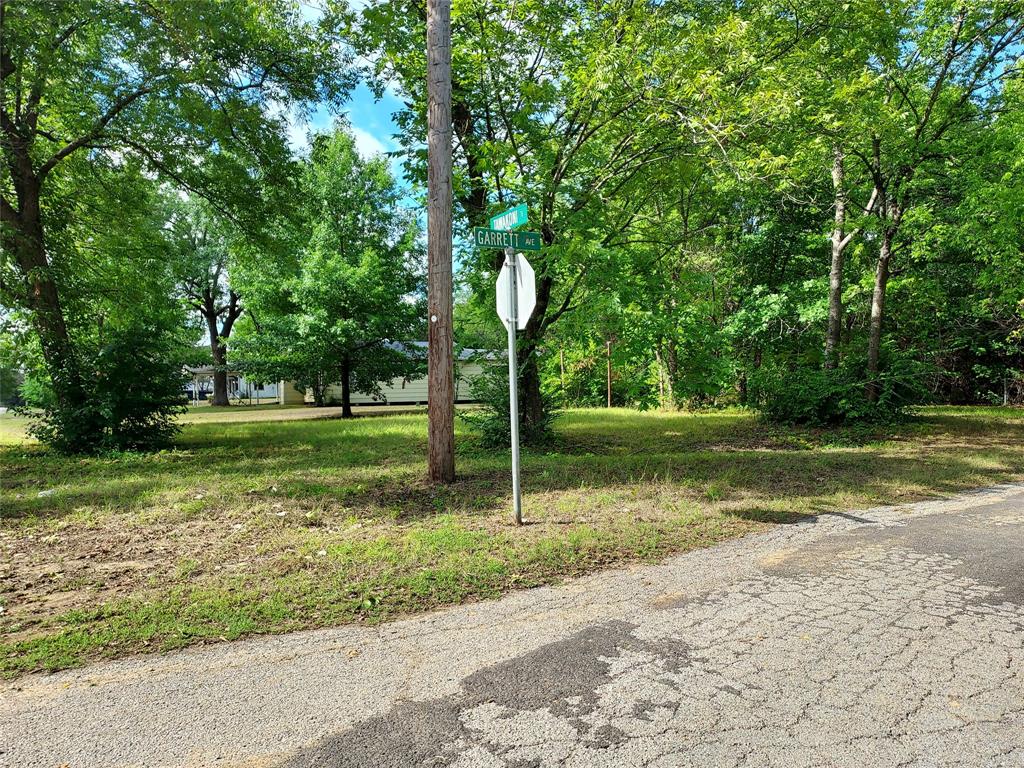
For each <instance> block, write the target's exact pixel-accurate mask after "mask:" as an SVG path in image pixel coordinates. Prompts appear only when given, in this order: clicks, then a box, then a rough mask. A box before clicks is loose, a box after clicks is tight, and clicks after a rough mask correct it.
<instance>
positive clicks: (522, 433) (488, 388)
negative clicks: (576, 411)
mask: <svg viewBox="0 0 1024 768" xmlns="http://www.w3.org/2000/svg"><path fill="white" fill-rule="evenodd" d="M470 391H471V392H472V393H473V397H474V399H475V400H477V401H478V402H479V403H480V408H479V409H476V410H472V411H467V410H461V411H459V418H460V419H462V420H463V421H465V422H466V423H467V424H469V425H470V426H471V427H473V428H474V429H475V430H476V431H478V432H479V433H480V437H481V442H482V443H483V444H484V445H485V446H486V447H488V448H508V447H509V446H510V445H511V444H512V426H511V419H510V411H509V405H508V364H507V363H495V362H490V363H484V366H483V373H481V374H480V375H479V376H477V377H476V378H475V379H474V380H473V383H472V384H471V385H470ZM557 415H558V414H557V411H556V410H555V408H554V405H553V403H552V402H551V398H550V397H549V396H548V395H544V418H543V419H542V420H541V422H540V424H533V425H529V426H528V425H526V424H524V423H523V418H522V416H523V414H522V410H521V409H520V412H519V442H520V443H521V444H522V445H544V444H546V443H550V442H551V440H552V438H553V437H554V433H553V432H552V429H551V427H552V424H553V423H554V420H555V417H556V416H557Z"/></svg>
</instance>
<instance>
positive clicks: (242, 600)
mask: <svg viewBox="0 0 1024 768" xmlns="http://www.w3.org/2000/svg"><path fill="white" fill-rule="evenodd" d="M310 411H311V409H302V408H299V409H278V408H260V409H258V410H257V409H252V410H249V409H243V408H233V409H228V410H227V412H226V413H225V412H218V409H211V408H205V409H202V411H201V412H200V411H199V409H197V410H196V411H193V412H192V413H190V414H189V416H187V417H186V421H187V422H188V423H186V425H185V427H184V430H183V432H182V435H181V439H180V441H179V445H178V447H177V449H176V450H174V451H168V452H164V453H159V454H154V455H121V456H105V457H95V458H62V457H59V456H55V455H52V454H50V453H48V452H46V451H45V450H43V449H42V448H41V447H39V446H37V445H35V444H33V443H31V442H29V441H27V440H25V439H24V438H23V432H22V428H23V425H22V424H21V423H20V422H19V421H18V420H17V419H15V418H13V417H10V416H3V417H0V553H2V556H0V674H3V675H6V676H14V675H18V674H21V673H24V672H28V671H34V670H43V669H48V670H53V669H60V668H64V667H71V666H75V665H79V664H82V663H84V662H87V661H89V660H90V659H95V658H100V657H112V656H119V655H125V654H130V653H136V652H140V651H157V650H166V649H171V648H177V647H181V646H185V645H190V644H195V643H201V642H209V641H216V640H223V639H231V638H236V637H240V636H243V635H248V634H255V633H263V632H283V631H287V630H293V629H300V628H308V627H320V626H327V625H333V624H340V623H344V622H351V621H379V620H382V619H386V618H392V617H395V616H399V615H403V614H408V613H411V612H414V611H422V610H427V609H430V608H434V607H437V606H441V605H448V604H453V603H459V602H462V601H466V600H475V599H480V598H486V597H492V596H495V595H499V594H501V593H502V592H505V591H507V590H509V589H515V588H520V587H527V586H533V585H538V584H545V583H550V582H554V581H558V580H561V579H564V578H566V577H569V576H573V575H576V574H581V573H585V572H588V571H593V570H596V569H599V568H604V567H608V566H613V565H617V564H621V563H626V562H633V561H650V560H656V559H658V558H660V557H663V556H665V555H667V554H669V553H674V552H682V551H685V550H688V549H693V548H695V547H702V546H707V545H709V544H712V543H714V542H717V541H721V540H724V539H728V538H731V537H735V536H739V535H742V534H745V533H748V532H751V531H756V530H760V529H763V528H765V527H767V526H770V525H774V524H782V523H786V522H790V521H793V520H795V519H798V517H799V516H801V515H806V514H814V513H816V512H820V511H823V510H828V509H850V508H857V507H864V506H870V505H875V504H881V503H889V502H902V501H909V500H913V499H918V498H922V497H926V496H933V495H939V494H947V493H951V492H954V491H957V490H959V489H963V488H967V487H973V486H981V485H987V484H992V483H997V482H1000V481H1005V480H1020V479H1022V477H1024V411H1021V410H1014V409H1002V408H933V409H924V410H922V411H921V414H920V415H919V416H918V417H917V418H915V419H914V420H912V421H911V422H909V423H907V424H906V425H903V426H901V427H899V428H893V429H889V430H887V431H885V432H880V433H867V432H852V431H814V430H807V429H783V428H778V427H770V426H767V425H764V424H762V423H759V422H758V421H757V420H756V419H754V418H753V417H752V416H750V415H749V414H746V413H744V412H740V411H726V412H718V413H710V414H699V415H694V414H665V413H637V412H634V411H627V410H574V411H568V412H567V413H565V414H564V415H563V416H562V417H561V418H560V419H559V421H558V423H557V430H558V443H557V444H556V445H555V446H554V447H552V448H550V449H549V450H547V451H543V452H537V451H527V452H524V456H523V488H524V498H523V507H524V514H525V516H526V518H527V519H528V521H529V522H530V524H529V525H527V526H524V527H523V528H522V529H516V528H514V527H513V526H511V525H510V517H511V515H510V511H509V487H510V482H509V477H508V466H509V457H508V452H507V451H506V452H493V451H487V450H483V449H481V448H480V447H479V446H478V445H476V443H475V442H474V438H473V437H472V435H470V434H467V433H465V432H464V431H462V428H461V425H460V434H459V442H458V445H459V457H458V470H459V481H458V482H457V484H456V485H454V486H452V487H450V488H434V487H431V486H429V485H427V484H426V483H425V482H424V480H423V477H424V474H425V462H424V455H425V451H426V419H425V416H424V415H423V414H422V412H414V413H404V414H399V415H386V416H373V417H368V418H360V419H355V420H352V421H341V420H338V419H315V420H313V419H309V418H304V417H308V416H309V415H311V414H310ZM313 413H314V414H315V413H316V412H313Z"/></svg>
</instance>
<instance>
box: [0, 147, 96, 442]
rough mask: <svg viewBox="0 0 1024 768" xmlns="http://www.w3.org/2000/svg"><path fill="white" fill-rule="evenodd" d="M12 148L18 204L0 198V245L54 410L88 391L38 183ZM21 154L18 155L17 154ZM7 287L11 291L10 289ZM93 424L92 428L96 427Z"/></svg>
mask: <svg viewBox="0 0 1024 768" xmlns="http://www.w3.org/2000/svg"><path fill="white" fill-rule="evenodd" d="M16 149H17V150H21V151H20V152H16V154H18V155H19V159H21V160H22V162H21V163H20V164H19V166H20V173H17V174H15V172H14V171H13V170H12V175H14V181H15V184H14V186H15V191H16V193H17V198H18V209H17V211H15V210H14V209H13V208H12V207H10V206H9V205H7V202H8V201H7V200H5V201H4V203H5V204H4V217H3V220H4V223H5V224H6V225H7V226H5V227H4V229H5V230H6V232H5V237H4V238H3V243H2V245H3V248H4V250H5V251H7V252H8V253H11V254H13V255H14V259H15V261H16V263H17V265H18V271H19V272H20V274H21V276H22V277H23V278H24V283H22V285H24V288H25V290H24V292H21V291H18V292H17V295H16V296H15V298H16V299H17V300H18V302H19V303H20V304H22V305H23V306H24V307H25V308H26V309H28V310H29V311H30V312H31V313H32V324H33V326H34V327H35V330H36V333H37V334H38V336H39V344H40V347H41V350H42V353H43V362H44V363H45V364H46V370H47V373H49V375H50V383H51V386H52V387H53V395H54V398H55V400H56V402H57V406H58V408H60V410H62V411H65V412H67V411H68V410H70V409H79V408H82V407H83V406H84V405H85V404H86V403H87V402H88V399H89V397H88V393H87V391H86V389H85V381H84V378H83V376H82V371H81V365H80V362H79V360H78V355H77V354H76V353H75V348H74V343H73V341H72V339H71V334H70V332H69V330H68V326H67V321H66V319H65V315H64V307H63V303H62V302H61V298H60V292H59V290H58V287H57V284H56V282H54V280H53V276H52V273H51V271H50V262H49V259H48V258H47V255H46V243H45V237H44V232H43V222H42V217H41V210H40V188H41V183H40V181H39V180H38V179H37V178H36V177H35V175H34V174H33V173H32V171H31V168H30V166H29V161H28V155H27V151H26V150H24V148H20V147H19V148H16ZM22 155H24V157H22ZM11 290H12V291H14V290H16V289H14V288H13V286H12V288H11ZM99 428H100V427H99V425H97V429H99Z"/></svg>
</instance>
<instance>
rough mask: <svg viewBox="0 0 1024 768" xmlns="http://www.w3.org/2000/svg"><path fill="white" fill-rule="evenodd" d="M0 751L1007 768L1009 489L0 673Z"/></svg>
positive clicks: (337, 762)
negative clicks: (516, 588)
mask: <svg viewBox="0 0 1024 768" xmlns="http://www.w3.org/2000/svg"><path fill="white" fill-rule="evenodd" d="M0 766H12V767H13V766H18V767H19V768H29V767H31V766H47V767H54V766H68V767H69V768H78V767H79V766H81V767H82V768H103V767H104V766H147V767H150V768H156V767H157V766H275V767H278V766H286V767H287V768H300V767H301V768H306V767H310V768H311V767H312V766H317V768H334V767H335V766H336V767H338V768H341V767H346V768H347V767H349V766H359V767H360V768H362V767H364V766H365V767H366V768H388V767H391V766H394V767H395V768H411V767H412V766H430V767H431V768H441V767H442V766H443V767H445V768H534V767H536V768H548V767H549V766H550V767H554V766H559V767H562V766H564V767H565V768H570V767H573V768H576V767H578V768H600V767H601V766H608V767H609V768H610V767H612V766H614V767H615V768H625V767H627V766H638V767H639V766H645V767H646V768H670V767H671V768H675V767H677V766H701V767H702V768H709V767H715V766H730V767H731V766H780V767H783V766H784V767H785V768H800V767H802V766H857V768H861V767H863V766H871V767H875V766H920V767H921V768H925V767H927V768H933V767H934V768H937V767H938V766H986V767H991V768H996V767H997V766H999V767H1003V766H1005V767H1010V766H1012V767H1014V768H1020V767H1022V766H1024V486H1021V485H1013V486H1001V487H998V488H992V489H987V490H984V491H978V492H975V493H971V494H966V495H964V496H960V497H956V498H953V499H949V500H944V501H938V502H928V503H923V504H915V505H908V506H904V507H893V508H882V509H875V510H866V511H857V512H835V513H825V514H822V515H820V516H818V517H817V518H814V519H808V520H806V521H801V522H799V523H794V524H792V525H785V526H780V527H777V528H775V529H773V530H771V531H769V532H767V533H765V534H760V535H755V536H749V537H746V538H744V539H740V540H737V541H733V542H729V543H726V544H723V545H719V546H717V547H713V548H710V549H706V550H700V551H695V552H691V553H688V554H686V555H682V556H679V557H675V558H673V559H671V560H669V561H667V562H665V563H663V564H661V565H656V566H637V567H634V568H629V569H625V570H618V571H612V572H607V573H601V574H596V575H594V576H590V577H587V578H583V579H577V580H574V581H571V582H568V583H566V584H564V585H561V586H557V587H550V588H543V589H535V590H529V591H523V592H519V593H515V594H512V595H509V596H507V597H505V598H503V599H501V600H496V601H492V602H487V603H480V604H475V605H468V606H462V607H458V608H453V609H449V610H445V611H440V612H437V613H433V614H429V615H426V616H421V617H417V618H413V619H409V620H404V621H399V622H393V623H390V624H387V625H384V626H381V627H376V628H369V627H344V628H339V629H333V630H324V631H317V632H304V633H297V634H294V635H287V636H281V637H272V638H257V639H253V640H247V641H241V642H236V643H226V644H223V645H218V646H211V647H207V648H199V649H193V650H187V651H182V652H178V653H173V654H169V655H166V656H160V657H140V658H134V659H126V660H122V661H117V662H110V663H103V664H97V665H93V666H91V667H88V668H86V669H83V670H78V671H71V672H66V673H59V674H55V675H36V676H30V677H27V678H22V679H20V680H16V681H12V682H8V683H4V684H3V685H2V686H0Z"/></svg>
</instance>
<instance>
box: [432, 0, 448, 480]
mask: <svg viewBox="0 0 1024 768" xmlns="http://www.w3.org/2000/svg"><path fill="white" fill-rule="evenodd" d="M451 62H452V51H451V0H427V312H428V318H427V319H428V322H427V329H428V331H427V389H428V396H427V399H428V409H427V411H428V417H427V418H428V428H427V432H428V437H427V476H428V478H429V480H430V481H431V482H434V483H450V482H452V481H453V480H455V371H454V361H453V359H452V347H453V343H452V78H451Z"/></svg>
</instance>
